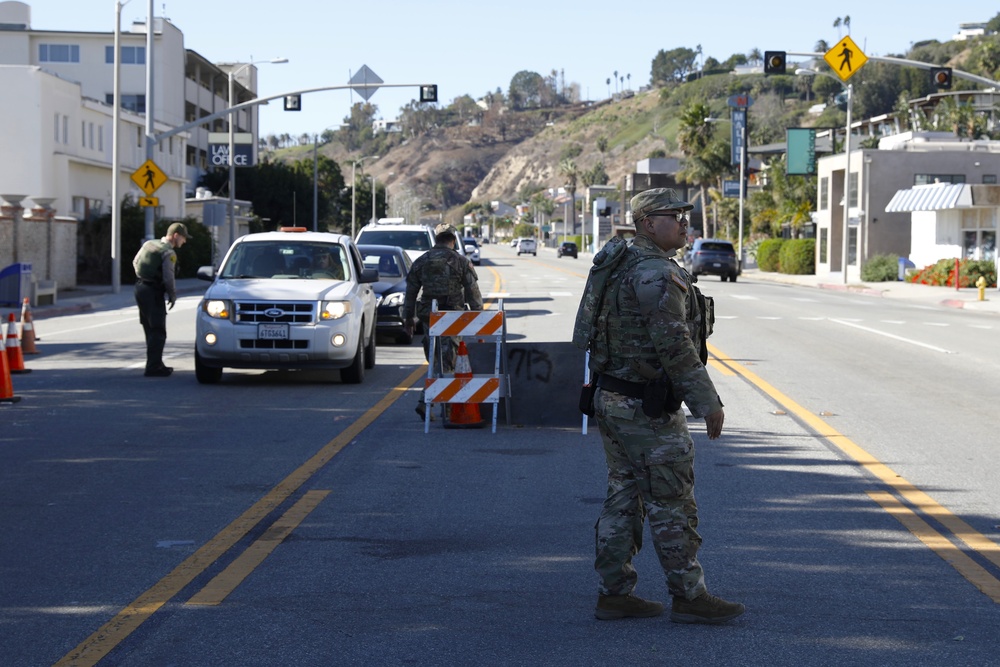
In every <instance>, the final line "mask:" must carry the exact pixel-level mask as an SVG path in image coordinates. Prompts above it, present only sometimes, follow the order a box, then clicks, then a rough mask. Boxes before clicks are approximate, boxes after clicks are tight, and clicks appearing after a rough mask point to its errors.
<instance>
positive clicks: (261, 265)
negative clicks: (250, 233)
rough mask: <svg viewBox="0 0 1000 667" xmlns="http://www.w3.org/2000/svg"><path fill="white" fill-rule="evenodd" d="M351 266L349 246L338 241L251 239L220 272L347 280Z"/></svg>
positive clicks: (235, 275)
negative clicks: (311, 241)
mask: <svg viewBox="0 0 1000 667" xmlns="http://www.w3.org/2000/svg"><path fill="white" fill-rule="evenodd" d="M350 266H351V264H350V262H349V261H347V252H346V249H345V248H344V246H342V245H340V244H339V243H303V242H293V241H249V242H246V243H241V244H239V245H238V246H236V248H235V249H234V250H233V252H232V254H231V255H230V256H229V259H228V260H227V261H226V264H225V266H223V267H222V271H220V273H219V275H220V277H222V278H229V279H233V278H235V279H240V278H290V279H294V278H302V279H310V280H346V279H348V278H349V277H350V274H351V271H350Z"/></svg>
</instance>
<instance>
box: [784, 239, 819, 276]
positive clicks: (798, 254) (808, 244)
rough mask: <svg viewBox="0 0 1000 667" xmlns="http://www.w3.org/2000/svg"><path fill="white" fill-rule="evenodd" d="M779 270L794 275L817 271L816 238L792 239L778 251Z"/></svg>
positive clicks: (810, 273)
mask: <svg viewBox="0 0 1000 667" xmlns="http://www.w3.org/2000/svg"><path fill="white" fill-rule="evenodd" d="M778 270H779V271H780V272H781V273H788V274H792V275H800V276H806V275H812V274H814V273H816V239H791V240H788V241H785V242H784V243H782V244H781V249H780V250H779V251H778Z"/></svg>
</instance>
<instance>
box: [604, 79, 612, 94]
mask: <svg viewBox="0 0 1000 667" xmlns="http://www.w3.org/2000/svg"><path fill="white" fill-rule="evenodd" d="M605 83H607V84H608V97H611V77H610V76H609V77H608V80H607V81H606V82H605Z"/></svg>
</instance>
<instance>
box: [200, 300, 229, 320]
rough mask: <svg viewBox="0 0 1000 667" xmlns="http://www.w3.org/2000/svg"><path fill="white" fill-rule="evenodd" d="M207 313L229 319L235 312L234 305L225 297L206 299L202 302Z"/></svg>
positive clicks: (219, 318) (202, 307)
mask: <svg viewBox="0 0 1000 667" xmlns="http://www.w3.org/2000/svg"><path fill="white" fill-rule="evenodd" d="M201 309H202V310H203V311H205V314H206V315H208V316H209V317H211V318H214V319H217V320H228V319H229V317H230V315H232V313H233V306H232V303H231V302H230V301H227V300H225V299H205V300H204V301H202V302H201Z"/></svg>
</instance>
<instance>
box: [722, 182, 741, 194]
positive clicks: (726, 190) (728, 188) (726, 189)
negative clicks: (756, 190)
mask: <svg viewBox="0 0 1000 667" xmlns="http://www.w3.org/2000/svg"><path fill="white" fill-rule="evenodd" d="M722 196H723V197H731V198H736V197H739V196H740V182H739V181H732V180H729V179H728V178H727V179H723V181H722Z"/></svg>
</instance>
